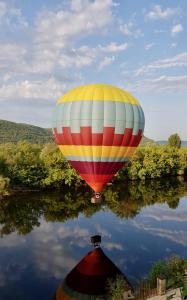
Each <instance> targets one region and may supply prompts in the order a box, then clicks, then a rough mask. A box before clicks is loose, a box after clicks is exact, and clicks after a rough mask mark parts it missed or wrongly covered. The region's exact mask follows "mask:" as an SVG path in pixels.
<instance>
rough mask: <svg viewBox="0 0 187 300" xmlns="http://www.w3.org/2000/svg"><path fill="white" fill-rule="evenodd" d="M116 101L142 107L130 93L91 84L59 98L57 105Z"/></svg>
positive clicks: (108, 86) (111, 87)
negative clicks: (77, 102)
mask: <svg viewBox="0 0 187 300" xmlns="http://www.w3.org/2000/svg"><path fill="white" fill-rule="evenodd" d="M90 100H97V101H116V102H124V103H131V104H136V105H140V104H139V102H138V100H136V99H135V98H134V97H133V96H132V95H130V94H129V93H128V92H126V91H124V90H122V89H120V88H117V87H115V86H112V85H110V84H89V85H85V86H79V87H77V88H75V89H73V90H71V91H69V92H67V93H66V94H64V95H63V96H62V97H60V98H59V100H58V101H57V103H64V102H72V101H90Z"/></svg>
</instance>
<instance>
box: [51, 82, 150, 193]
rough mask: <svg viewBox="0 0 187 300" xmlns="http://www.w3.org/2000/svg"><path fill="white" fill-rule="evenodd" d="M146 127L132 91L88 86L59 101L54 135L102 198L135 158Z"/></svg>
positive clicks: (73, 163) (68, 156) (97, 85)
mask: <svg viewBox="0 0 187 300" xmlns="http://www.w3.org/2000/svg"><path fill="white" fill-rule="evenodd" d="M144 123H145V119H144V113H143V110H142V108H141V106H140V104H139V102H138V101H137V100H136V99H135V98H134V97H133V96H132V95H130V94H129V93H128V92H126V91H124V90H122V89H120V88H117V87H115V86H112V85H109V84H89V85H84V86H80V87H77V88H75V89H73V90H71V91H69V92H67V93H66V94H64V95H63V96H62V97H61V98H60V99H59V100H58V101H57V104H56V112H55V120H54V128H53V133H54V137H55V140H56V142H57V144H58V146H59V148H60V150H61V151H62V153H63V155H64V157H65V158H66V159H67V160H68V161H69V163H70V164H71V165H72V166H73V167H74V168H75V170H76V171H77V172H78V173H79V174H80V176H81V177H82V178H83V179H84V180H85V181H86V182H87V184H88V185H89V186H90V187H91V188H92V189H93V190H94V192H95V195H96V197H99V195H100V193H101V192H102V190H103V188H104V187H105V185H106V184H107V182H109V181H110V180H111V178H112V177H113V176H114V175H115V174H116V173H117V172H118V170H120V169H121V168H122V167H123V166H124V165H126V164H127V162H128V161H129V159H130V158H131V156H132V155H133V153H134V151H135V149H136V147H137V146H138V145H139V143H140V141H141V138H142V135H143V130H144Z"/></svg>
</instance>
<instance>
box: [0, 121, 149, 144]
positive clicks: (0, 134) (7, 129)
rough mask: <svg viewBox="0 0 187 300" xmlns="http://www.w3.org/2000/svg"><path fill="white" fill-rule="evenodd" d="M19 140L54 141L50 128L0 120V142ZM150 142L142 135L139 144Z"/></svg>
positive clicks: (32, 141) (34, 141) (33, 141)
mask: <svg viewBox="0 0 187 300" xmlns="http://www.w3.org/2000/svg"><path fill="white" fill-rule="evenodd" d="M21 140H26V141H29V142H31V143H50V142H54V139H53V135H52V130H51V129H46V128H41V127H38V126H34V125H28V124H23V123H14V122H10V121H5V120H0V144H2V143H8V142H18V141H21ZM150 142H153V140H151V139H148V138H147V137H143V139H142V141H141V145H142V144H146V143H150Z"/></svg>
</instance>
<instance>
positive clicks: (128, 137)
mask: <svg viewBox="0 0 187 300" xmlns="http://www.w3.org/2000/svg"><path fill="white" fill-rule="evenodd" d="M53 133H54V137H55V140H56V142H57V144H58V145H77V146H78V145H82V146H89V145H90V146H101V145H103V146H124V147H125V146H126V147H137V146H138V145H139V143H140V141H141V138H142V130H141V129H139V131H138V134H137V135H133V130H132V128H126V129H125V130H124V133H123V134H118V133H115V128H114V127H104V129H103V133H92V131H91V127H80V133H72V132H71V128H70V127H63V129H62V132H61V133H58V132H57V129H56V128H54V131H53Z"/></svg>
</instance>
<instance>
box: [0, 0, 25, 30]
mask: <svg viewBox="0 0 187 300" xmlns="http://www.w3.org/2000/svg"><path fill="white" fill-rule="evenodd" d="M0 24H1V25H3V26H5V27H7V28H9V29H10V30H11V31H12V30H15V29H17V28H20V27H22V28H25V27H27V26H28V23H27V21H26V20H25V18H24V17H23V15H22V12H21V10H20V9H18V8H16V7H14V6H12V5H10V4H9V3H7V2H6V1H0Z"/></svg>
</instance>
